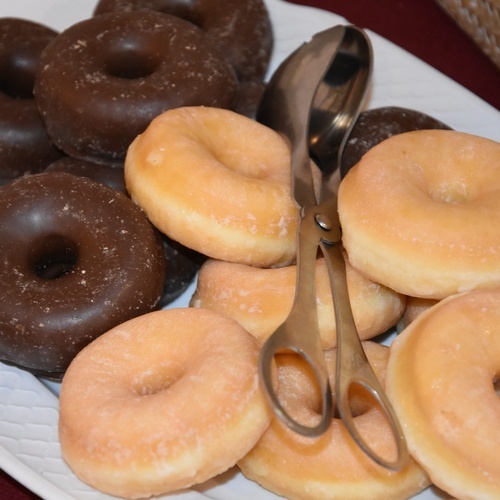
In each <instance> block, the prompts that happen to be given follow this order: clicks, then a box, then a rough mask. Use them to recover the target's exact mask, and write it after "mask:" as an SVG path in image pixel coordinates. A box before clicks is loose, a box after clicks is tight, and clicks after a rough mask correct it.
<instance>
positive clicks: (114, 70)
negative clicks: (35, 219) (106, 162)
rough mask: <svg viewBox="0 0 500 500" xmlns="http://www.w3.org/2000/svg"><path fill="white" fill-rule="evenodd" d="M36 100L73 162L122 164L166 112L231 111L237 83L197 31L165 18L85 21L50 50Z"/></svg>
mask: <svg viewBox="0 0 500 500" xmlns="http://www.w3.org/2000/svg"><path fill="white" fill-rule="evenodd" d="M41 67H42V69H41V71H40V72H39V73H38V75H37V79H36V82H35V96H36V99H37V103H38V107H39V109H40V110H41V113H42V116H43V119H44V121H45V125H46V127H47V131H48V133H49V135H50V136H51V137H52V139H53V140H54V142H55V143H56V144H57V145H58V146H59V147H60V148H61V149H62V150H63V151H65V152H66V153H67V154H68V155H70V156H75V157H79V158H93V157H101V158H108V159H113V160H123V159H124V158H125V155H126V152H127V148H128V146H129V144H130V143H131V142H132V140H133V139H134V138H135V137H136V136H137V135H139V134H140V133H141V132H143V131H144V129H145V128H146V127H147V125H148V124H149V123H150V121H151V120H152V119H153V118H154V117H155V116H157V115H159V114H160V113H162V112H163V111H166V110H168V109H170V108H176V107H181V106H189V105H204V106H213V107H230V106H231V104H232V102H233V100H234V97H235V93H236V87H237V80H236V76H235V74H234V71H233V69H232V67H231V66H230V65H229V63H227V62H226V60H225V59H224V58H223V57H222V56H221V54H220V50H219V49H218V47H216V46H215V45H213V44H212V43H211V42H210V40H208V39H207V38H206V37H205V34H204V33H203V31H202V30H201V29H200V28H198V27H197V26H194V25H193V24H191V23H189V22H187V21H185V20H183V19H180V18H178V17H174V16H168V15H166V14H162V13H159V12H153V11H141V12H115V13H110V14H103V15H101V16H96V17H92V18H90V19H86V20H84V21H82V22H80V23H77V24H75V25H73V26H71V27H70V28H68V29H67V30H65V31H64V32H62V33H61V34H60V35H59V36H58V37H56V38H55V39H54V40H53V41H52V42H51V43H50V44H49V45H48V46H47V48H46V49H45V50H44V52H43V54H42V58H41Z"/></svg>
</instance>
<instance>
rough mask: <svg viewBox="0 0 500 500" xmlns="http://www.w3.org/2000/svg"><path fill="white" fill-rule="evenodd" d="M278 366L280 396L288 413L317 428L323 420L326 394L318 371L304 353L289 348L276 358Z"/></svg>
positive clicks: (302, 422) (300, 421) (296, 419)
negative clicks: (303, 355)
mask: <svg viewBox="0 0 500 500" xmlns="http://www.w3.org/2000/svg"><path fill="white" fill-rule="evenodd" d="M275 360H276V365H277V367H278V389H277V391H278V392H277V394H278V399H279V400H280V402H281V404H282V406H283V408H284V409H285V411H286V412H287V413H288V415H289V416H290V417H291V418H293V419H294V420H295V421H296V422H298V423H299V424H301V425H305V426H309V427H313V426H315V425H317V424H318V423H319V421H320V420H321V410H322V397H321V389H320V386H319V383H318V379H317V377H316V374H315V372H314V370H313V368H312V367H311V365H310V364H309V363H308V362H307V361H306V360H305V359H304V358H303V357H302V356H301V355H300V354H297V353H295V352H293V351H289V350H285V351H283V352H281V353H280V354H278V355H277V356H276V357H275Z"/></svg>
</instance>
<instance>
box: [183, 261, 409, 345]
mask: <svg viewBox="0 0 500 500" xmlns="http://www.w3.org/2000/svg"><path fill="white" fill-rule="evenodd" d="M346 268H347V282H348V285H349V294H350V298H351V305H352V309H353V315H354V320H355V323H356V327H357V329H358V333H359V335H360V338H361V339H363V340H365V339H369V338H372V337H374V336H376V335H378V334H380V333H383V332H385V331H387V330H388V329H389V328H390V327H392V326H394V325H395V324H396V323H397V321H398V319H399V318H400V316H401V314H402V313H403V311H404V309H405V301H406V298H405V297H404V296H402V295H399V294H397V293H395V292H393V291H392V290H389V289H388V288H386V287H383V286H380V285H378V284H377V283H373V282H371V281H369V280H367V279H365V278H363V277H362V276H361V275H359V274H358V273H356V272H355V271H354V270H353V269H352V267H351V266H350V265H349V263H348V262H346ZM296 275H297V268H296V266H294V265H292V266H288V267H282V268H275V269H259V268H256V267H251V266H245V265H242V264H233V263H229V262H223V261H217V260H208V261H206V262H205V263H204V264H203V265H202V266H201V269H200V272H199V274H198V281H197V287H196V290H195V292H194V294H193V296H192V298H191V302H190V304H191V306H192V307H202V308H207V309H212V310H215V311H218V312H220V313H223V314H226V315H228V316H229V317H231V318H234V319H236V320H237V321H238V322H239V323H240V324H241V325H243V327H244V328H245V329H246V330H247V331H248V332H250V333H251V334H252V335H253V336H254V337H256V338H257V339H258V340H259V342H261V343H264V342H265V341H266V340H267V339H268V338H269V336H270V335H271V334H272V333H273V332H274V331H275V330H276V329H277V328H278V326H280V325H281V324H282V323H283V322H284V321H285V319H286V317H287V316H288V314H289V312H290V309H291V307H292V302H293V297H294V294H295V287H296V278H297V276H296ZM316 296H317V299H316V303H317V307H318V320H319V327H320V334H321V339H322V345H323V348H324V349H331V348H332V347H335V346H336V344H337V335H336V326H335V312H334V310H333V298H332V291H331V286H330V280H329V277H328V269H327V266H326V262H325V260H324V259H323V258H320V259H318V261H317V265H316Z"/></svg>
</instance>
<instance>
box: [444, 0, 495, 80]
mask: <svg viewBox="0 0 500 500" xmlns="http://www.w3.org/2000/svg"><path fill="white" fill-rule="evenodd" d="M436 2H437V3H438V4H439V5H440V6H441V7H442V8H443V9H444V10H445V11H446V12H447V13H448V14H449V15H450V16H451V17H452V18H453V19H454V20H455V22H456V23H457V24H458V25H459V26H460V27H461V28H462V29H463V30H464V31H465V32H466V33H467V34H468V35H469V36H470V37H471V38H472V39H473V40H474V41H475V42H476V44H477V45H478V46H479V47H480V49H481V50H482V51H483V52H484V53H485V54H486V55H487V56H488V57H489V58H490V59H491V60H492V61H493V63H494V64H495V66H496V67H497V68H498V69H499V70H500V0H436Z"/></svg>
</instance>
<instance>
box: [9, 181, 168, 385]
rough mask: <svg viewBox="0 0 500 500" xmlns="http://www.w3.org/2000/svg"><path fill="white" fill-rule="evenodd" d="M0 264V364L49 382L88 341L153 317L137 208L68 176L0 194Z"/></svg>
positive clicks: (155, 249) (159, 278) (153, 253)
mask: <svg viewBox="0 0 500 500" xmlns="http://www.w3.org/2000/svg"><path fill="white" fill-rule="evenodd" d="M0 255H1V256H2V259H1V262H0V280H1V282H2V283H3V287H2V301H1V307H0V359H1V360H3V361H8V362H10V363H14V364H16V365H18V366H21V367H23V368H25V369H27V370H29V371H31V372H34V373H37V374H44V375H47V376H50V377H53V378H59V377H60V376H61V375H62V374H63V372H64V371H65V370H66V368H67V367H68V365H69V363H70V361H71V360H72V359H73V358H74V356H75V355H76V354H77V353H78V352H79V351H80V350H81V349H82V348H83V347H84V346H85V345H87V344H88V343H89V342H91V341H92V340H93V339H94V338H96V337H97V336H99V335H101V334H102V333H104V332H105V331H107V330H109V329H110V328H112V327H113V326H115V325H117V324H119V323H121V322H122V321H126V320H127V319H130V318H133V317H134V316H136V315H140V314H144V313H146V312H149V311H151V310H152V309H153V308H154V307H155V306H156V305H157V303H158V301H159V299H160V296H161V293H162V289H163V283H164V280H165V278H164V276H165V259H164V256H163V249H162V245H161V240H160V238H159V236H158V234H157V231H156V230H155V229H154V228H153V227H152V225H151V224H150V223H149V221H148V220H147V219H146V217H145V216H144V214H143V213H142V212H141V211H140V209H139V208H138V207H137V206H136V205H135V204H134V203H132V202H131V201H130V200H129V199H128V198H127V197H126V196H125V195H123V194H121V193H119V192H118V191H116V190H114V189H112V188H109V187H107V186H104V185H102V184H99V183H97V182H94V181H91V180H90V179H86V178H84V177H76V176H74V175H71V174H62V173H55V172H54V173H42V174H34V175H30V176H24V177H21V178H19V179H16V180H14V181H11V182H10V183H9V184H7V185H5V186H3V187H2V188H0Z"/></svg>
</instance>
